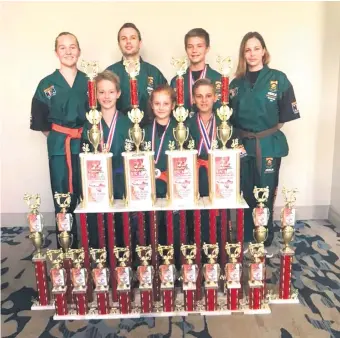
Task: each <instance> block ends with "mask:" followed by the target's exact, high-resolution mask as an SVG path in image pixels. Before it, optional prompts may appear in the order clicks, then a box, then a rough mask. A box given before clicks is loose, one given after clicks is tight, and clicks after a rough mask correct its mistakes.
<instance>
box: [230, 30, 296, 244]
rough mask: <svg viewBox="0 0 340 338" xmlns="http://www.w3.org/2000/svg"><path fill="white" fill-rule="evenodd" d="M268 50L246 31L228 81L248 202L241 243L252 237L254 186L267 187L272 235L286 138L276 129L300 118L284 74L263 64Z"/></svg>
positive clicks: (243, 184)
mask: <svg viewBox="0 0 340 338" xmlns="http://www.w3.org/2000/svg"><path fill="white" fill-rule="evenodd" d="M269 61H270V54H269V51H268V48H267V46H266V44H265V42H264V39H263V37H262V36H261V34H259V33H258V32H249V33H247V34H246V35H245V36H244V37H243V39H242V42H241V45H240V51H239V61H238V66H237V70H236V78H235V79H234V80H233V81H232V82H231V83H230V100H229V101H230V106H231V108H233V115H232V118H231V122H232V123H233V125H234V127H235V129H236V133H237V136H238V137H239V139H240V141H241V142H242V143H243V145H244V148H245V151H246V152H245V154H244V157H243V159H242V165H241V189H242V191H243V196H244V198H245V200H246V202H247V203H248V205H249V207H250V208H249V209H246V211H245V230H244V231H245V232H244V237H245V242H250V241H251V240H252V239H253V228H254V222H253V217H252V211H253V208H255V207H256V199H255V197H254V193H253V189H254V186H257V187H267V186H268V187H269V198H268V202H267V207H268V208H269V212H270V215H269V220H268V238H267V240H266V242H265V245H266V246H270V244H271V242H272V240H273V237H274V234H273V206H274V201H275V196H276V190H277V186H278V180H279V170H280V165H281V158H282V157H285V156H287V155H288V143H287V140H286V137H285V135H284V133H283V132H282V131H281V130H280V129H281V128H282V126H283V124H284V123H285V122H289V121H292V120H295V119H298V118H299V117H300V113H299V111H298V108H297V104H296V99H295V94H294V89H293V86H292V84H291V83H290V82H289V80H288V78H287V76H286V75H285V74H284V73H283V72H281V71H279V70H276V69H271V68H269V67H268V64H269Z"/></svg>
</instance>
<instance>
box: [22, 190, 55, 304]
mask: <svg viewBox="0 0 340 338" xmlns="http://www.w3.org/2000/svg"><path fill="white" fill-rule="evenodd" d="M24 201H25V202H26V203H27V205H28V207H29V209H30V212H29V213H28V215H27V219H28V224H29V228H30V235H29V238H30V240H31V241H32V243H33V245H34V247H35V250H36V251H35V253H34V254H33V258H32V262H33V264H34V268H35V276H36V285H37V291H38V300H37V301H34V304H33V305H32V308H31V309H32V310H39V309H43V308H47V307H49V306H50V294H49V290H48V283H47V266H46V255H44V254H43V253H42V252H41V248H42V246H43V244H44V235H43V233H42V231H43V216H42V215H41V214H40V212H39V210H38V209H39V207H40V196H39V194H36V195H29V194H25V195H24ZM52 308H53V307H52Z"/></svg>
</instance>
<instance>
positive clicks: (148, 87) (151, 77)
mask: <svg viewBox="0 0 340 338" xmlns="http://www.w3.org/2000/svg"><path fill="white" fill-rule="evenodd" d="M146 90H147V92H148V94H149V95H150V94H151V93H152V91H153V76H148V86H147V88H146Z"/></svg>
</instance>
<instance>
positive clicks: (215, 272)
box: [203, 243, 221, 311]
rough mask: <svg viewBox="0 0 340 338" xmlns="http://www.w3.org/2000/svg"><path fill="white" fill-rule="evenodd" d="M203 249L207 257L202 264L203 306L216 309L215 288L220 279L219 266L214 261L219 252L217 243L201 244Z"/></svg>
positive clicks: (207, 308) (212, 309)
mask: <svg viewBox="0 0 340 338" xmlns="http://www.w3.org/2000/svg"><path fill="white" fill-rule="evenodd" d="M203 251H204V253H205V255H206V256H207V257H208V263H206V264H204V266H203V275H204V280H205V283H204V288H205V308H206V310H207V311H216V309H217V290H218V282H219V279H220V272H221V268H220V266H219V264H217V263H216V260H217V256H218V253H219V249H218V244H206V243H204V244H203Z"/></svg>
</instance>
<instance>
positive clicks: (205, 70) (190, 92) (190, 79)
mask: <svg viewBox="0 0 340 338" xmlns="http://www.w3.org/2000/svg"><path fill="white" fill-rule="evenodd" d="M206 74H207V65H205V67H204V69H203V70H202V72H201V75H200V77H199V79H203V78H205V75H206ZM199 79H198V80H199ZM194 82H195V81H194V78H193V77H192V72H191V70H190V68H189V96H190V107H192V104H193V99H192V87H193V85H194Z"/></svg>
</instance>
